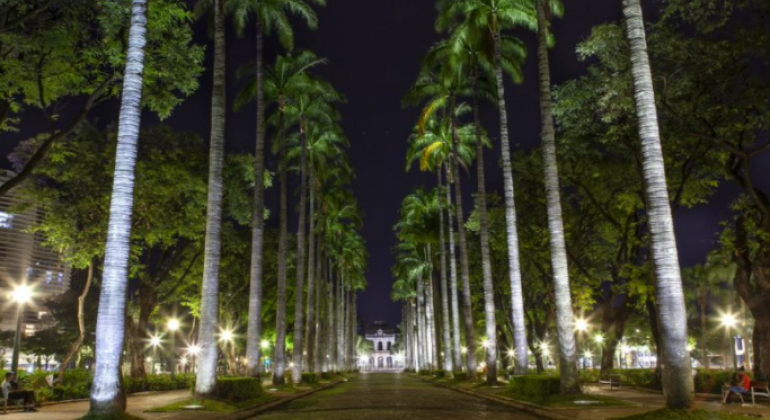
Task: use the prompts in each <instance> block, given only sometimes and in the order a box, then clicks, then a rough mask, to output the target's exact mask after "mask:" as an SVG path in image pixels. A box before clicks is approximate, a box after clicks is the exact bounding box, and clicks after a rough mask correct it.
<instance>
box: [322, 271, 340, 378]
mask: <svg viewBox="0 0 770 420" xmlns="http://www.w3.org/2000/svg"><path fill="white" fill-rule="evenodd" d="M326 265H327V268H328V271H329V278H328V279H327V281H326V333H327V338H326V355H324V360H325V363H326V365H327V368H326V369H327V371H329V372H334V371H336V370H337V369H336V368H335V366H334V361H335V360H336V359H334V358H333V356H334V349H335V343H334V340H335V331H334V325H335V324H334V320H335V318H336V316H335V315H334V284H333V281H334V273H333V272H332V269H333V266H332V262H331V260H330V259H327V260H326Z"/></svg>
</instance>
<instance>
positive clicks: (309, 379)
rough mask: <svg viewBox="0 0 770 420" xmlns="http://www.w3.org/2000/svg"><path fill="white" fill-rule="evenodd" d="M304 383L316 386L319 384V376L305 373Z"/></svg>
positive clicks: (303, 375)
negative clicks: (315, 384)
mask: <svg viewBox="0 0 770 420" xmlns="http://www.w3.org/2000/svg"><path fill="white" fill-rule="evenodd" d="M302 382H304V383H306V384H314V383H316V382H318V375H317V374H315V373H309V372H303V373H302Z"/></svg>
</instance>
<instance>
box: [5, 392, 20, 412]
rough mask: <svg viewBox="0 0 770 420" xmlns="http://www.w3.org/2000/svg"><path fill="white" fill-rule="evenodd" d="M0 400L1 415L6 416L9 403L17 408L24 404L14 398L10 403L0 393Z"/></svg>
mask: <svg viewBox="0 0 770 420" xmlns="http://www.w3.org/2000/svg"><path fill="white" fill-rule="evenodd" d="M0 399H2V400H3V414H8V403H9V402H11V404H15V405H16V406H17V407H18V406H20V405H22V404H23V403H24V400H23V399H20V398H15V399H11V400H10V401H9V400H8V399H7V398H5V396H4V395H3V393H2V392H0Z"/></svg>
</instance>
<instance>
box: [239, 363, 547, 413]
mask: <svg viewBox="0 0 770 420" xmlns="http://www.w3.org/2000/svg"><path fill="white" fill-rule="evenodd" d="M253 419H254V420H353V419H355V420H396V419H398V420H402V419H409V420H439V419H441V420H453V419H458V420H460V419H461V420H476V419H479V420H480V419H495V420H535V419H537V417H533V416H532V415H530V414H527V413H523V412H519V411H516V410H515V409H513V408H510V407H507V406H504V405H498V404H495V403H493V402H490V401H487V400H483V399H479V398H474V397H471V396H468V395H465V394H461V393H459V392H456V391H452V390H449V389H445V388H441V387H439V386H436V385H432V384H428V383H425V382H422V381H420V380H418V379H416V378H413V377H409V376H406V375H403V374H387V373H380V374H377V373H370V374H361V375H358V376H356V377H355V378H353V379H352V380H350V381H349V382H346V383H344V384H340V385H337V386H336V387H333V388H330V389H327V390H324V391H320V392H317V393H315V394H313V395H310V396H308V397H305V398H301V399H299V400H296V401H293V402H290V403H288V404H286V405H284V406H283V407H281V408H279V409H277V410H276V411H271V412H268V413H265V414H261V415H259V416H257V417H254V418H253Z"/></svg>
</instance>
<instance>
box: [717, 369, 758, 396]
mask: <svg viewBox="0 0 770 420" xmlns="http://www.w3.org/2000/svg"><path fill="white" fill-rule="evenodd" d="M750 389H751V377H749V375H748V374H747V373H746V368H744V367H743V366H741V368H740V369H739V370H738V372H736V373H735V375H733V381H732V383H731V384H730V388H729V389H728V390H727V392H725V398H724V399H723V400H722V404H727V403H728V402H729V401H730V396H732V395H734V394H745V393H747V392H749V390H750Z"/></svg>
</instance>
